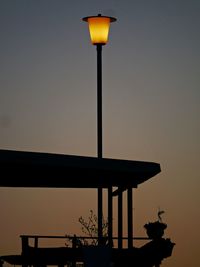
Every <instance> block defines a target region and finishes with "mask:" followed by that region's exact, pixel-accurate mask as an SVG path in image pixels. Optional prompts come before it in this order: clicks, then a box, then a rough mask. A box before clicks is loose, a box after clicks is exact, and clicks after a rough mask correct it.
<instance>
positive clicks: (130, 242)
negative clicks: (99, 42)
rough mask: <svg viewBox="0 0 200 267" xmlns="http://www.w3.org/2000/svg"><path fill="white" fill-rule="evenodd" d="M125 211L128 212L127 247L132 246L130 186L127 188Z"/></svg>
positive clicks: (131, 196) (131, 198)
mask: <svg viewBox="0 0 200 267" xmlns="http://www.w3.org/2000/svg"><path fill="white" fill-rule="evenodd" d="M127 213H128V248H132V246H133V194H132V187H129V188H128V189H127Z"/></svg>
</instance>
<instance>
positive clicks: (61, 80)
mask: <svg viewBox="0 0 200 267" xmlns="http://www.w3.org/2000/svg"><path fill="white" fill-rule="evenodd" d="M98 13H101V14H102V15H107V16H114V17H116V18H117V22H115V23H113V24H112V25H111V30H110V36H109V43H108V44H107V45H106V46H105V47H103V156H104V157H105V158H115V159H128V160H142V161H152V162H157V163H160V165H161V170H162V171H161V173H160V174H159V175H157V176H155V177H154V178H152V179H151V180H149V181H147V182H146V183H144V184H142V185H140V186H139V188H138V189H136V190H135V191H134V215H135V216H134V233H135V235H136V236H145V231H144V229H143V225H144V224H145V223H147V222H148V221H152V220H157V211H158V208H159V207H160V208H161V209H163V210H165V214H164V215H163V220H164V222H166V223H167V224H168V228H167V231H166V236H167V237H170V238H171V240H172V241H173V242H175V243H176V246H175V248H174V252H173V255H172V257H171V258H168V259H166V260H164V261H163V263H162V266H163V267H188V266H190V267H199V266H200V257H199V252H200V251H199V248H200V228H199V226H200V208H199V205H200V175H199V170H198V166H199V165H200V164H199V159H200V140H199V136H200V88H199V87H200V1H199V0H187V1H186V0H155V1H154V0H137V1H135V0H124V1H123V0H113V1H111V0H110V1H109V0H101V1H100V0H98V1H97V0H1V1H0V33H1V34H0V36H1V41H0V149H12V150H23V151H38V152H50V153H61V154H71V155H81V156H96V155H97V152H96V143H97V142H96V49H95V46H92V45H91V43H90V40H89V33H88V29H87V24H86V23H85V22H82V20H81V19H82V17H85V16H90V15H97V14H98ZM0 179H3V176H2V175H1V178H0ZM16 179H17V177H16ZM27 179H28V177H27ZM55 179H56V178H55ZM105 197H106V195H105ZM124 198H126V196H124ZM96 200H97V194H96V191H95V190H78V189H76V190H75V189H65V190H64V189H60V190H59V189H55V190H53V189H14V188H0V211H1V220H0V255H7V254H16V253H18V254H19V253H21V244H20V238H19V236H20V235H21V234H42V235H65V234H74V233H81V231H80V224H79V223H78V218H79V217H80V216H81V215H82V216H83V217H87V216H88V215H89V210H90V209H93V210H94V211H96V206H97V203H96ZM115 222H116V219H115V218H114V224H115ZM115 230H116V228H115ZM124 235H126V227H125V228H124ZM138 246H140V245H138Z"/></svg>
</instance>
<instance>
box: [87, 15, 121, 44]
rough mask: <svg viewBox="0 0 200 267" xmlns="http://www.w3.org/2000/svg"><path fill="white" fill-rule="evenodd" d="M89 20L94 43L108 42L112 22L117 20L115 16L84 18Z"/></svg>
mask: <svg viewBox="0 0 200 267" xmlns="http://www.w3.org/2000/svg"><path fill="white" fill-rule="evenodd" d="M83 21H86V22H88V26H89V32H90V38H91V42H92V44H93V45H97V44H101V45H105V44H106V43H107V42H108V34H109V28H110V23H111V22H114V21H116V19H115V18H112V17H106V16H101V15H100V14H99V15H98V16H91V17H85V18H83Z"/></svg>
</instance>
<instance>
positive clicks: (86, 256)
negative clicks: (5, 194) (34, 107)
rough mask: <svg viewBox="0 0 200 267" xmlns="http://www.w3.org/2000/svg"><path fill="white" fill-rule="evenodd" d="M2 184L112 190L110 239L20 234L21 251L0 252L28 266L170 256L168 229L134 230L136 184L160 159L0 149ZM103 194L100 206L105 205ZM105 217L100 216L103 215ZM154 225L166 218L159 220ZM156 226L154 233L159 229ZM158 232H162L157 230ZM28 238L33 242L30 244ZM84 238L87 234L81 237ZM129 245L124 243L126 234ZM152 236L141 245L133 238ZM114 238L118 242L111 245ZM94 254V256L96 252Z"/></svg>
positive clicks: (144, 265) (153, 262) (142, 265)
mask: <svg viewBox="0 0 200 267" xmlns="http://www.w3.org/2000/svg"><path fill="white" fill-rule="evenodd" d="M0 170H1V178H0V186H1V187H27V188H28V187H35V188H37V187H38V188H83V189H84V188H94V189H97V190H98V189H99V188H101V189H102V190H107V194H108V203H107V205H108V236H107V242H106V244H105V240H104V238H103V236H102V235H101V233H99V232H98V237H97V239H98V246H80V244H78V243H77V242H76V241H77V240H78V238H79V237H74V239H73V241H72V247H65V246H64V247H54V248H47V247H45V248H43V247H42V248H41V247H39V243H38V242H39V239H41V238H66V237H64V236H62V237H60V236H58V237H56V236H25V235H22V236H21V241H22V251H21V254H20V255H6V256H1V257H0V261H1V262H8V263H10V264H13V265H21V266H23V267H26V266H38V267H39V266H47V265H57V266H60V267H61V266H64V265H70V266H76V264H77V263H80V262H81V263H82V264H84V265H86V266H89V267H90V266H92V265H94V264H95V265H97V266H102V267H104V266H110V264H111V263H112V264H114V266H116V267H122V266H128V265H134V266H138V267H148V266H149V267H151V266H158V265H159V264H160V263H161V262H162V260H163V259H165V258H167V257H169V256H171V254H172V250H173V247H174V243H172V242H171V241H170V239H165V238H163V234H164V231H160V230H159V229H158V231H157V230H155V227H154V232H153V234H152V233H150V234H149V232H148V235H149V237H134V233H133V189H134V188H137V187H138V186H139V185H140V184H142V183H143V182H145V181H147V180H148V179H150V178H153V177H154V176H156V175H157V174H158V173H159V172H160V171H161V170H160V165H159V164H158V163H153V162H142V161H129V160H117V159H106V158H94V157H81V156H70V155H62V154H51V153H37V152H25V151H12V150H0ZM124 192H126V193H127V210H128V212H127V229H128V236H127V237H124V236H123V197H122V196H123V193H124ZM114 197H117V199H118V211H117V214H118V215H117V216H118V218H117V224H118V233H117V236H116V237H114V236H113V198H114ZM101 202H102V199H98V206H101V207H102V203H101ZM100 221H101V220H100ZM155 225H156V227H157V226H158V227H160V225H161V226H162V223H159V222H156V224H155ZM155 231H156V234H155ZM157 233H158V234H157ZM30 238H33V239H34V246H30V245H29V240H30ZM82 238H84V237H82ZM124 239H126V240H127V247H126V248H124V247H123V240H124ZM134 239H141V240H147V241H148V242H147V243H146V244H145V245H143V246H141V247H139V248H137V247H134V244H133V240H134ZM114 243H115V245H113V244H114ZM95 255H96V256H95Z"/></svg>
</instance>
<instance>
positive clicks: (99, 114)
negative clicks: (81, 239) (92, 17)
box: [96, 44, 103, 243]
mask: <svg viewBox="0 0 200 267" xmlns="http://www.w3.org/2000/svg"><path fill="white" fill-rule="evenodd" d="M96 47H97V154H98V158H102V154H103V152H102V45H101V44H97V46H96ZM102 216H103V189H102V187H99V188H98V242H99V243H101V241H102V237H103V233H102Z"/></svg>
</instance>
